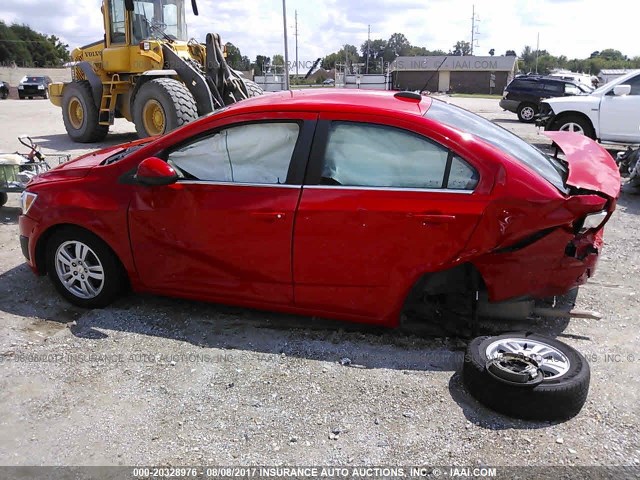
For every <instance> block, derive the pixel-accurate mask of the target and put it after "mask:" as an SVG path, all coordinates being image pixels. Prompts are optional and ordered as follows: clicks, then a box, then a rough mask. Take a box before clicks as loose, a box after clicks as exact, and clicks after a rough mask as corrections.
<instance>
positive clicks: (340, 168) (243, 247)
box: [19, 90, 620, 327]
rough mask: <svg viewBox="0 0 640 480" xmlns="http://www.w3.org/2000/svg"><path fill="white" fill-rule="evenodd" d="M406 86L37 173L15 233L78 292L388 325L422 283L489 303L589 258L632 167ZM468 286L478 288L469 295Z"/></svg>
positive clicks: (268, 109)
mask: <svg viewBox="0 0 640 480" xmlns="http://www.w3.org/2000/svg"><path fill="white" fill-rule="evenodd" d="M548 135H549V136H550V137H551V138H552V139H553V141H554V142H556V143H557V144H558V145H559V146H560V147H561V148H562V149H564V150H565V152H566V160H559V159H556V158H553V157H550V156H548V155H545V154H544V153H542V152H541V151H539V150H538V149H536V148H534V147H533V146H531V145H529V144H528V143H526V142H525V141H523V140H522V139H520V138H519V137H517V136H515V135H514V134H512V133H510V132H509V131H507V130H505V129H503V128H501V127H499V126H497V125H495V124H493V123H492V122H490V121H488V120H486V119H484V118H482V117H479V116H477V115H475V114H473V113H470V112H468V111H466V110H463V109H461V108H459V107H456V106H453V105H450V104H447V103H444V102H442V101H439V100H436V99H431V98H429V97H422V96H420V95H418V94H416V93H411V92H397V93H395V94H394V93H393V92H364V91H361V92H356V91H350V90H345V91H339V92H338V91H326V90H315V91H293V92H281V93H273V94H271V95H265V96H260V97H256V98H252V99H249V100H245V101H242V102H239V103H238V104H235V105H233V106H230V107H228V108H226V109H224V110H220V111H218V112H217V113H214V114H212V115H209V116H206V117H203V118H201V119H199V120H197V121H195V122H193V123H190V124H188V125H185V126H184V127H181V128H179V129H177V130H175V131H173V132H171V133H169V134H167V135H165V136H162V137H159V138H156V139H153V140H151V141H150V140H149V139H145V140H139V141H136V142H132V143H128V144H124V145H120V146H114V147H109V148H107V149H104V150H101V151H98V152H96V153H91V154H88V155H85V156H82V157H79V158H78V159H75V160H72V161H70V162H67V163H65V164H63V165H60V166H58V167H56V168H54V169H52V170H51V171H49V172H47V173H44V174H42V175H39V176H38V177H36V179H34V180H32V182H31V183H30V184H29V185H28V186H27V189H26V191H25V192H24V193H23V195H22V212H23V213H22V215H21V216H20V218H19V226H20V243H21V246H22V251H23V253H24V255H25V257H26V258H27V262H28V264H29V265H30V267H31V268H32V269H33V271H34V272H36V273H38V274H48V275H49V277H50V278H51V281H52V282H53V284H54V285H55V287H56V288H57V290H58V291H59V292H60V294H61V295H62V296H63V297H65V298H66V299H67V300H68V301H70V302H72V303H74V304H76V305H80V306H83V307H101V306H105V305H108V304H109V303H110V302H112V301H113V300H114V299H115V298H116V297H117V296H118V295H119V294H120V293H121V292H122V291H123V289H124V288H125V287H126V286H127V285H130V286H131V288H132V289H133V290H134V291H138V292H143V291H144V292H153V293H155V294H161V295H168V296H173V297H184V298H191V299H200V300H205V301H213V302H220V303H226V304H235V305H242V306H247V307H254V308H262V309H268V310H276V311H283V312H295V313H300V314H306V315H316V316H325V317H333V318H337V319H345V320H352V321H359V322H370V323H375V324H379V325H385V326H389V327H392V326H395V325H397V324H398V322H399V319H400V313H401V311H402V308H403V305H404V303H405V300H406V299H407V298H408V297H409V296H410V295H418V296H420V297H421V296H423V295H438V296H442V295H445V294H447V293H449V292H455V293H456V294H459V293H460V288H461V287H464V286H465V285H471V284H474V282H475V283H476V284H477V285H480V286H481V287H478V288H482V289H483V290H484V289H486V291H487V295H488V297H489V299H490V300H491V301H503V300H507V299H512V298H522V297H545V296H549V295H556V294H562V293H565V292H567V291H568V290H570V289H572V288H574V287H576V286H577V285H580V284H582V283H584V282H585V281H586V280H587V278H588V277H590V276H591V275H593V273H594V271H595V267H596V262H597V258H598V255H599V253H600V250H601V248H602V234H603V226H604V225H605V223H606V222H607V220H608V219H609V217H610V216H611V214H612V212H613V211H614V208H615V204H616V200H615V199H616V197H617V196H618V194H619V189H620V176H619V173H618V169H617V166H616V164H615V162H614V161H613V159H612V158H611V156H610V155H609V154H608V153H607V152H606V151H605V150H604V149H603V148H602V147H601V146H599V145H598V144H596V143H595V142H593V141H591V140H588V139H585V138H584V137H583V136H578V135H575V134H572V133H567V132H549V133H548ZM469 294H470V293H469Z"/></svg>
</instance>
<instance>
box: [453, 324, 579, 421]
mask: <svg viewBox="0 0 640 480" xmlns="http://www.w3.org/2000/svg"><path fill="white" fill-rule="evenodd" d="M505 338H520V339H525V340H535V341H537V342H542V343H545V344H547V345H549V346H551V347H553V348H554V349H557V350H559V351H560V352H561V353H562V354H564V355H565V357H566V358H567V359H568V360H569V365H570V366H569V369H568V370H567V371H566V372H565V373H564V374H562V375H559V376H557V377H555V378H538V379H537V381H531V382H529V383H527V384H514V383H509V382H508V381H506V380H504V379H499V378H497V377H496V376H494V375H493V374H492V373H490V372H489V371H488V370H487V356H486V350H487V347H488V346H489V345H490V344H491V343H493V342H494V341H496V340H500V339H505ZM462 376H463V383H464V385H465V387H466V389H467V390H468V391H469V393H470V394H471V395H472V396H473V397H475V398H476V399H477V400H478V401H479V402H480V403H482V404H484V405H486V406H487V407H489V408H491V409H493V410H495V411H496V412H499V413H503V414H505V415H508V416H510V417H515V418H522V419H525V420H564V419H568V418H571V417H573V416H575V415H577V414H578V412H580V409H581V408H582V406H583V405H584V403H585V402H586V400H587V394H588V393H589V380H590V370H589V364H588V363H587V360H586V359H585V358H584V357H583V356H582V355H581V354H580V353H579V352H578V351H577V350H575V349H574V348H572V347H570V346H569V345H567V344H565V343H563V342H561V341H559V340H555V339H553V338H547V337H544V336H542V335H536V334H532V333H524V332H515V333H509V334H505V335H500V336H495V337H478V338H476V339H474V340H473V341H472V342H471V343H470V344H469V346H468V348H467V354H466V356H465V361H464V366H463V369H462Z"/></svg>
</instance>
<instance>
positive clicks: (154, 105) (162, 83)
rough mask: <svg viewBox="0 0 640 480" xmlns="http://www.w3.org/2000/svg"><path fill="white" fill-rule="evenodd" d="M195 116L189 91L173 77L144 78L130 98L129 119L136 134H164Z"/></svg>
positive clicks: (195, 108) (141, 135)
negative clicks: (131, 113)
mask: <svg viewBox="0 0 640 480" xmlns="http://www.w3.org/2000/svg"><path fill="white" fill-rule="evenodd" d="M196 118H198V109H197V107H196V101H195V99H194V98H193V95H192V94H191V92H190V91H189V90H188V89H187V87H185V86H184V84H182V83H180V82H179V81H178V80H174V79H173V78H156V79H155V80H150V81H148V82H146V83H145V84H144V85H142V86H141V87H140V90H139V91H138V94H137V95H136V97H135V100H134V101H133V121H134V123H135V124H136V131H137V132H138V136H139V137H140V138H145V137H155V136H158V135H164V134H165V133H168V132H170V131H171V130H173V129H175V128H178V127H180V126H182V125H185V124H187V123H189V122H191V121H193V120H195V119H196Z"/></svg>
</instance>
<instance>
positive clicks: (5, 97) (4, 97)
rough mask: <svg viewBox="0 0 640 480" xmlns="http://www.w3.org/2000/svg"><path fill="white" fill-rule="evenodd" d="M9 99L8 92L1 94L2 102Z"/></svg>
mask: <svg viewBox="0 0 640 480" xmlns="http://www.w3.org/2000/svg"><path fill="white" fill-rule="evenodd" d="M8 97H9V92H6V91H5V92H2V100H6V99H7V98H8Z"/></svg>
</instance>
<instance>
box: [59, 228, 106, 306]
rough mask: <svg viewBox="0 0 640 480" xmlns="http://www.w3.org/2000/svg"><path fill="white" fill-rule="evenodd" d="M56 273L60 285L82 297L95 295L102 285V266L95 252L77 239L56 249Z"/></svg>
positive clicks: (87, 297) (89, 297)
mask: <svg viewBox="0 0 640 480" xmlns="http://www.w3.org/2000/svg"><path fill="white" fill-rule="evenodd" d="M56 273H57V275H58V278H59V279H60V282H61V283H62V285H63V286H64V287H65V288H66V289H67V290H68V291H69V292H70V293H72V294H73V295H75V296H76V297H78V298H82V299H86V300H89V299H92V298H95V297H97V296H98V295H99V294H100V292H101V291H102V288H103V287H104V268H103V267H102V263H101V262H100V259H99V258H98V256H97V255H96V253H95V252H94V251H93V250H92V249H91V248H89V246H87V245H86V244H84V243H82V242H79V241H77V240H72V241H68V242H64V243H63V244H61V245H60V246H59V247H58V249H57V250H56Z"/></svg>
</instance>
